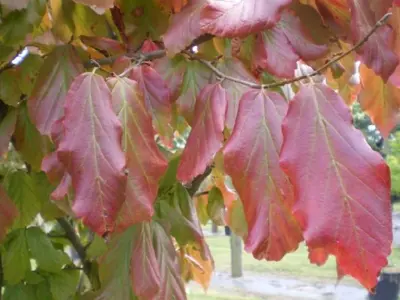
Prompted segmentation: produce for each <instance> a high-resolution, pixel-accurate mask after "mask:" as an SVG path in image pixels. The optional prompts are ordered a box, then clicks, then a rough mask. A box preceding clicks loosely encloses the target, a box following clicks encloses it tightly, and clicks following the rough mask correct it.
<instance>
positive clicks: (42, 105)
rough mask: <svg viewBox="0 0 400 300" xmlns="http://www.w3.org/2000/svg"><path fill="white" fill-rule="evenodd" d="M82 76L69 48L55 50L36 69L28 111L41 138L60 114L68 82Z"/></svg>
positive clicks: (73, 52) (70, 47) (77, 59)
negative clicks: (37, 69)
mask: <svg viewBox="0 0 400 300" xmlns="http://www.w3.org/2000/svg"><path fill="white" fill-rule="evenodd" d="M82 72H83V66H82V64H81V63H80V62H79V58H78V56H77V54H76V52H75V49H74V48H73V47H72V46H71V45H64V46H58V47H56V48H55V49H54V50H53V51H52V52H51V53H50V54H49V56H48V57H47V58H46V59H45V61H44V63H43V65H42V67H41V68H40V71H39V75H38V77H37V79H36V82H35V86H34V88H33V91H32V94H31V97H30V98H29V99H28V111H29V116H30V118H31V120H32V123H33V124H35V126H36V127H37V129H38V130H39V132H40V133H41V134H43V135H50V133H51V126H53V124H54V122H55V121H57V120H58V119H59V118H60V117H61V116H62V115H63V114H64V101H65V95H66V93H67V91H68V88H69V86H70V84H71V82H72V81H73V80H74V79H75V77H76V76H78V75H79V74H80V73H82Z"/></svg>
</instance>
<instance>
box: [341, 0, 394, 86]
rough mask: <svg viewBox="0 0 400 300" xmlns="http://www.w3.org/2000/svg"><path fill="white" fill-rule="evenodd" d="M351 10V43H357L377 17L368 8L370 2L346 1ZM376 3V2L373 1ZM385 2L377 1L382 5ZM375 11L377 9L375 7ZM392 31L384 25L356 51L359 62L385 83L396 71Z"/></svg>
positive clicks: (368, 30)
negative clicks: (391, 43)
mask: <svg viewBox="0 0 400 300" xmlns="http://www.w3.org/2000/svg"><path fill="white" fill-rule="evenodd" d="M348 2H349V5H350V8H351V14H352V18H351V34H352V40H353V43H354V44H355V43H357V42H359V41H360V40H361V39H363V38H364V37H365V36H366V35H367V34H368V32H370V31H371V29H372V28H373V27H374V26H375V24H376V22H377V21H378V20H379V18H380V17H382V16H379V17H378V18H377V16H376V15H375V13H374V11H373V10H372V9H371V7H370V2H371V1H370V0H348ZM374 2H376V3H378V1H374ZM384 2H385V1H379V3H381V4H382V5H385V4H384ZM375 9H377V8H376V7H375ZM375 12H376V11H375ZM392 35H393V30H392V29H391V28H390V27H389V26H387V25H385V26H382V27H381V28H379V29H378V30H377V31H376V32H375V33H374V34H373V35H372V36H370V37H369V39H368V40H367V41H366V42H365V43H364V44H363V45H362V46H361V47H360V48H358V49H357V53H358V54H359V55H360V56H361V61H362V62H363V63H364V64H366V65H367V66H368V67H369V68H371V69H372V70H374V71H375V73H377V74H379V75H380V76H381V77H382V79H383V80H384V81H385V82H386V81H387V80H388V78H389V77H390V75H391V74H392V73H393V72H394V70H395V69H396V67H397V65H398V63H399V59H398V57H397V55H396V53H395V52H394V51H393V50H392V49H391V47H390V40H391V38H392Z"/></svg>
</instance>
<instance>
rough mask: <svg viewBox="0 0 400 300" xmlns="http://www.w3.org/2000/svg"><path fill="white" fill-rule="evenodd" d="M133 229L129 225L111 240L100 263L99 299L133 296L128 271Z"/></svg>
mask: <svg viewBox="0 0 400 300" xmlns="http://www.w3.org/2000/svg"><path fill="white" fill-rule="evenodd" d="M135 230H136V228H135V226H131V227H129V228H128V229H126V230H125V231H124V232H123V233H121V234H120V235H118V236H116V237H115V238H113V240H112V241H111V245H110V246H109V251H108V252H107V254H106V255H105V257H104V260H103V261H102V263H101V265H100V279H101V283H102V286H103V287H104V290H103V292H102V296H101V297H100V298H99V300H100V299H101V300H108V299H118V300H131V299H132V298H133V293H132V287H131V282H130V276H129V274H130V273H129V272H130V266H131V256H132V250H133V239H132V236H133V235H134V234H135Z"/></svg>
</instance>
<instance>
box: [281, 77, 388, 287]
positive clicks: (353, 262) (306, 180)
mask: <svg viewBox="0 0 400 300" xmlns="http://www.w3.org/2000/svg"><path fill="white" fill-rule="evenodd" d="M283 136H284V142H283V146H282V150H281V156H280V165H281V167H282V168H283V169H284V171H285V172H286V174H287V175H288V176H289V179H290V181H291V182H292V183H293V185H294V191H295V195H296V197H297V199H296V204H295V206H294V207H293V212H294V215H295V217H296V219H297V220H298V221H299V223H300V225H301V227H302V229H303V234H304V238H305V241H306V243H307V245H308V247H309V248H310V249H311V250H313V249H317V248H318V249H319V248H322V249H324V250H325V251H326V252H327V253H329V254H333V255H335V256H336V259H337V263H338V265H339V267H340V269H341V270H342V271H343V273H344V274H349V275H351V276H353V277H354V278H356V279H357V280H358V281H360V282H361V283H362V284H363V285H364V286H365V287H366V288H368V289H369V290H371V289H372V288H373V287H375V285H376V283H377V276H378V274H379V272H380V271H381V269H382V268H383V267H384V266H386V264H387V259H386V257H387V256H388V255H389V254H390V251H391V242H392V226H391V208H390V207H391V206H390V173H389V168H388V167H387V165H386V164H385V162H384V160H383V159H382V157H381V156H380V154H378V153H377V152H375V151H373V150H372V149H371V148H370V147H369V146H368V144H367V143H366V141H365V139H364V136H363V135H362V133H361V132H359V131H357V130H356V129H355V128H354V127H353V126H352V118H351V114H350V111H349V109H348V108H347V106H346V105H345V104H344V103H343V100H342V99H341V98H340V96H339V95H337V94H336V93H335V92H334V91H333V90H331V89H330V88H329V87H327V86H325V85H323V84H316V85H305V86H303V87H301V88H300V91H299V92H298V93H297V95H296V96H295V97H294V99H293V100H292V101H291V102H290V107H289V111H288V113H287V115H286V117H285V120H284V122H283ZM321 172H323V174H324V175H323V176H321V174H322V173H321ZM374 228H375V229H376V228H379V230H374Z"/></svg>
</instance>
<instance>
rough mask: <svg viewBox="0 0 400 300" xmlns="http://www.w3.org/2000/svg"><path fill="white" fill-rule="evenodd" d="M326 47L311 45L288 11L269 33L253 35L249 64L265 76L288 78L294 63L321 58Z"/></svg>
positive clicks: (297, 22) (297, 20)
mask: <svg viewBox="0 0 400 300" xmlns="http://www.w3.org/2000/svg"><path fill="white" fill-rule="evenodd" d="M327 50H328V48H327V47H326V46H325V45H316V44H314V43H313V42H312V41H311V40H310V39H309V38H308V37H307V35H306V33H305V32H304V29H303V27H302V24H301V22H300V19H299V18H298V17H297V16H295V15H294V14H293V13H292V12H290V11H285V12H284V13H283V14H282V17H281V20H280V21H279V22H278V23H277V24H276V25H275V26H274V27H273V28H272V29H270V30H267V31H264V32H261V33H260V34H258V35H257V39H256V46H255V53H254V56H253V65H254V66H255V67H260V68H264V69H266V70H267V71H268V72H269V73H271V74H273V75H276V76H279V77H288V78H291V77H293V76H294V70H295V69H296V67H297V61H298V60H299V59H300V58H301V59H303V60H304V61H307V60H314V59H317V58H319V57H322V56H323V55H324V54H325V53H326V52H327Z"/></svg>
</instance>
